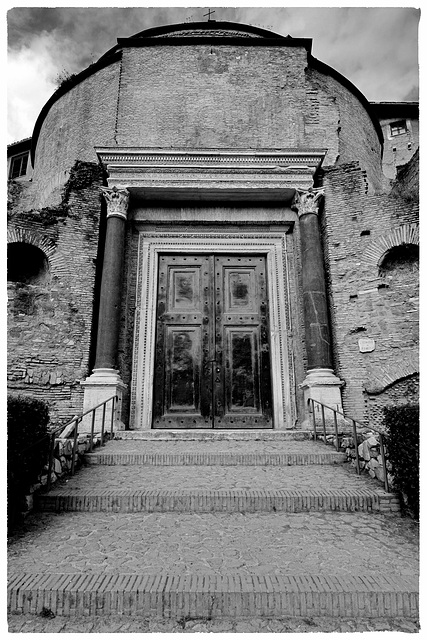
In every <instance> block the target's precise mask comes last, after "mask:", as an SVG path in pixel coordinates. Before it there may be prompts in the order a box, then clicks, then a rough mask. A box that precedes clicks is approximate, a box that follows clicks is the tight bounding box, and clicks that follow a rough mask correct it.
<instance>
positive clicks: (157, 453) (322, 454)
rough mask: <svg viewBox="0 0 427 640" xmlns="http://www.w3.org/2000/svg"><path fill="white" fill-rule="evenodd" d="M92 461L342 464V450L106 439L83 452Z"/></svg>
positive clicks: (306, 444) (293, 444)
mask: <svg viewBox="0 0 427 640" xmlns="http://www.w3.org/2000/svg"><path fill="white" fill-rule="evenodd" d="M85 460H86V463H87V464H91V465H150V466H194V465H197V466H201V465H203V466H237V465H239V466H288V465H312V464H341V463H343V462H345V461H346V455H345V453H343V452H339V453H338V452H336V451H335V450H334V449H333V448H332V447H329V446H325V445H324V444H319V443H315V442H312V441H309V440H302V441H293V440H289V441H272V442H268V441H262V442H258V441H248V442H243V441H242V442H239V441H228V442H224V441H215V440H213V441H176V442H175V441H170V440H167V441H163V440H161V441H160V440H154V441H141V440H122V441H116V440H115V441H112V442H109V443H108V444H107V445H106V446H105V447H102V448H100V449H96V450H95V451H94V452H93V453H89V454H87V455H86V456H85Z"/></svg>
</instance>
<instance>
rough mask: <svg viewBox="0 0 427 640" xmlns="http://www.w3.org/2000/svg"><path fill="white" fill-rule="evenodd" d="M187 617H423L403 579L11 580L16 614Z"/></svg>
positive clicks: (50, 576)
mask: <svg viewBox="0 0 427 640" xmlns="http://www.w3.org/2000/svg"><path fill="white" fill-rule="evenodd" d="M43 609H45V610H47V611H50V612H52V613H53V614H55V615H64V616H95V615H102V616H106V615H111V614H120V615H141V616H145V617H150V618H154V617H159V618H160V617H162V618H175V619H182V618H185V617H191V618H207V619H215V618H226V617H231V618H239V617H250V616H263V617H279V616H290V617H301V616H306V617H312V616H331V617H344V618H350V617H363V618H380V617H388V618H394V617H406V618H411V619H417V618H418V583H417V578H416V577H414V578H409V577H408V578H406V577H405V578H404V577H401V576H399V575H389V574H384V575H382V574H375V575H366V574H363V575H361V576H349V575H277V574H276V575H258V574H254V575H247V574H245V575H243V574H238V573H230V574H228V575H221V576H220V575H217V574H212V573H206V574H200V573H198V574H184V575H183V574H161V573H160V574H153V575H150V574H148V575H147V574H144V575H139V574H110V573H103V574H63V573H35V574H31V573H19V574H12V575H10V578H9V586H8V610H9V612H10V613H14V614H40V613H41V612H42V610H43Z"/></svg>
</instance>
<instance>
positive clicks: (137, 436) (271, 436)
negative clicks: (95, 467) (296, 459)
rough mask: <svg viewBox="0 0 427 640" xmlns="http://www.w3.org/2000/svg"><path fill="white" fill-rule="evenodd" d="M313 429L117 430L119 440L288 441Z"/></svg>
mask: <svg viewBox="0 0 427 640" xmlns="http://www.w3.org/2000/svg"><path fill="white" fill-rule="evenodd" d="M311 434H312V432H311V431H302V430H296V429H295V430H293V429H292V430H291V429H289V430H286V431H276V430H273V429H248V430H243V429H242V430H240V429H239V430H234V431H231V430H213V429H188V430H187V429H177V430H176V431H173V430H161V429H151V430H147V431H117V432H116V434H115V438H116V439H117V440H146V441H152V440H175V441H178V440H186V441H187V440H196V441H199V442H200V441H211V440H215V441H218V440H229V441H233V440H239V441H242V440H243V441H248V440H260V441H286V440H309V439H310V438H311Z"/></svg>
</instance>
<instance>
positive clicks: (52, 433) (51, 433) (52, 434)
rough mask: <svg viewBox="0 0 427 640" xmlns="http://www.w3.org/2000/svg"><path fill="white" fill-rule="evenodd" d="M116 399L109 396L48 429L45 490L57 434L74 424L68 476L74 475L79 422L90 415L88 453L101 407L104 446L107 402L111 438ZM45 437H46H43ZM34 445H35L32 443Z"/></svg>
mask: <svg viewBox="0 0 427 640" xmlns="http://www.w3.org/2000/svg"><path fill="white" fill-rule="evenodd" d="M117 400H118V397H117V396H116V395H114V396H111V398H108V400H104V401H103V402H100V403H99V404H97V405H96V406H95V407H92V409H88V410H87V411H84V412H83V413H81V414H79V415H76V416H74V417H73V418H71V420H68V421H67V422H65V423H63V424H62V425H60V426H59V427H55V428H54V429H50V431H49V433H48V437H49V438H50V447H49V463H48V472H47V486H46V488H47V490H48V491H49V490H50V487H51V475H52V467H53V454H54V451H55V440H56V437H57V433H59V432H62V431H64V429H66V428H67V427H68V426H69V425H71V424H73V423H74V429H73V432H72V433H73V448H72V452H71V456H72V457H71V469H70V475H74V471H75V463H76V450H77V441H78V426H79V422H81V421H82V419H83V418H84V417H85V416H87V415H88V414H89V413H92V421H91V430H90V441H89V451H92V448H93V438H94V433H95V413H96V410H97V409H99V407H103V409H102V424H101V441H100V444H101V447H103V446H104V430H105V412H106V408H107V404H108V403H109V402H111V403H112V405H111V425H110V434H111V436H112V435H113V433H114V409H115V406H116V403H117ZM45 437H46V436H45ZM34 444H35V443H34Z"/></svg>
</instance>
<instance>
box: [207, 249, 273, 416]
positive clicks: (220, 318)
mask: <svg viewBox="0 0 427 640" xmlns="http://www.w3.org/2000/svg"><path fill="white" fill-rule="evenodd" d="M265 267H266V264H265V257H264V256H250V257H249V256H215V312H216V313H215V343H216V375H215V380H214V427H217V428H222V429H224V428H226V429H232V428H234V429H236V428H244V429H249V428H254V429H259V428H271V427H272V426H273V422H272V411H271V389H270V386H271V385H270V358H269V341H268V316H267V310H268V305H267V289H266V286H267V285H266V269H265ZM261 378H265V379H264V380H262V381H261Z"/></svg>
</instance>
